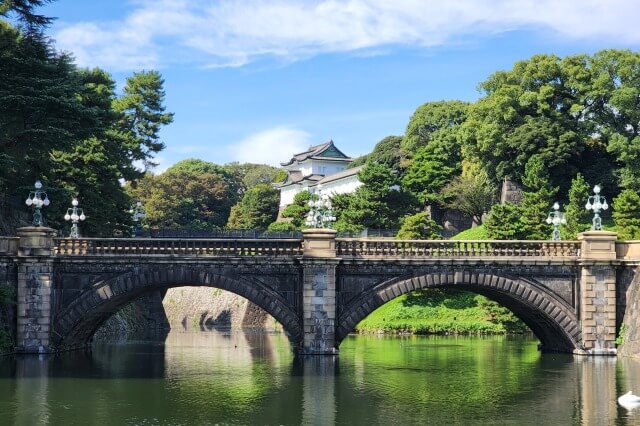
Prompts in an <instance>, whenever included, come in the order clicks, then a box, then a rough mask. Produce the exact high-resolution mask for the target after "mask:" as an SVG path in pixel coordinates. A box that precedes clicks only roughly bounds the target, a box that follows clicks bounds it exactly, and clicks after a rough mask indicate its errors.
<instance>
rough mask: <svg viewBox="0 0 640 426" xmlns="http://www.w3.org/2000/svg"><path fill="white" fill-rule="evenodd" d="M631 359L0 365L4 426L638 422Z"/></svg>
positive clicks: (432, 342)
mask: <svg viewBox="0 0 640 426" xmlns="http://www.w3.org/2000/svg"><path fill="white" fill-rule="evenodd" d="M639 381H640V361H638V360H631V359H616V358H614V357H600V358H593V357H578V356H572V355H563V354H558V355H542V354H540V353H539V352H538V351H537V350H536V348H535V341H533V340H527V339H523V338H519V337H518V338H507V337H487V338H468V337H465V338H463V337H457V338H456V337H406V338H397V337H396V338H393V337H366V336H354V337H350V338H349V339H347V341H345V343H344V347H343V350H342V352H341V355H340V358H339V359H338V357H318V356H301V357H294V356H293V355H292V354H291V352H290V351H289V350H288V343H287V341H286V339H285V338H284V336H282V335H281V334H260V333H255V332H253V333H245V334H243V333H239V332H219V331H211V332H202V333H174V332H172V333H170V335H169V337H168V339H167V341H166V342H165V343H163V342H156V343H154V342H134V343H130V344H123V345H99V346H96V347H95V349H94V350H93V351H92V352H75V353H66V354H61V355H42V356H29V357H16V358H5V359H3V360H1V361H0V384H1V385H0V411H1V412H2V415H3V418H2V419H3V420H2V422H3V424H16V425H20V424H43V425H46V424H77V423H78V420H79V419H82V422H83V423H84V424H149V423H151V424H215V423H223V424H224V423H232V424H296V425H297V424H322V425H324V424H340V425H342V424H344V425H346V424H356V425H357V424H371V425H376V424H464V423H466V424H474V425H476V424H480V425H482V424H487V425H488V424H496V422H497V423H500V422H502V423H505V424H523V425H528V424H594V425H599V424H622V425H624V424H637V422H638V421H640V413H639V412H634V411H631V412H628V411H626V410H624V409H623V408H621V407H619V406H618V405H617V404H616V397H617V396H618V395H620V394H622V393H624V392H626V390H627V389H634V387H633V386H634V384H635V385H637V383H639Z"/></svg>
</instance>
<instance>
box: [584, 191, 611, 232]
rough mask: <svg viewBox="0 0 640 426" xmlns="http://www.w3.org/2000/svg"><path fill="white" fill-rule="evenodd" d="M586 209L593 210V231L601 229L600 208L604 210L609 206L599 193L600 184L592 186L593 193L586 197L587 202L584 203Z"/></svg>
mask: <svg viewBox="0 0 640 426" xmlns="http://www.w3.org/2000/svg"><path fill="white" fill-rule="evenodd" d="M584 208H586V209H587V210H593V223H592V225H591V229H593V230H594V231H601V230H602V218H601V217H600V210H606V209H608V208H609V205H608V204H607V200H606V198H605V197H604V196H602V195H600V185H596V186H594V187H593V195H591V196H589V198H588V199H587V204H585V205H584Z"/></svg>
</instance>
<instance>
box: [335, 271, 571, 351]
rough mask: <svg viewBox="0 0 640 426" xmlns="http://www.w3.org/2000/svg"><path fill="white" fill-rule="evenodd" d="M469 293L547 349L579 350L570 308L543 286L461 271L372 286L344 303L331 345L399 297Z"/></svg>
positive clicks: (505, 276) (522, 279)
mask: <svg viewBox="0 0 640 426" xmlns="http://www.w3.org/2000/svg"><path fill="white" fill-rule="evenodd" d="M435 287H448V288H458V289H461V290H468V291H472V292H475V293H478V294H482V295H484V296H487V297H489V298H490V299H493V300H495V301H496V302H498V303H500V304H501V305H502V306H505V307H506V308H508V309H510V310H511V311H512V312H513V313H514V314H515V315H516V316H517V317H518V318H520V319H521V320H522V321H523V322H524V323H525V324H526V325H527V326H528V327H529V328H530V329H531V331H532V332H533V333H534V334H535V335H536V337H537V338H538V339H539V340H540V342H541V343H542V346H543V349H544V350H546V351H557V352H572V351H573V350H574V349H577V348H580V347H581V334H580V327H579V323H578V319H577V315H576V312H575V309H574V308H573V307H572V306H571V305H570V304H568V303H567V302H566V301H565V300H563V299H561V298H560V297H558V296H557V295H555V294H553V293H552V292H550V291H549V290H547V289H546V288H545V287H544V286H542V285H541V284H539V283H536V282H533V281H531V280H527V279H524V278H522V277H511V276H507V275H503V274H500V273H499V272H487V271H484V272H477V271H464V272H456V273H428V274H424V275H411V276H403V277H396V278H393V279H390V280H387V281H384V282H381V283H380V284H378V285H376V286H374V287H373V288H372V289H371V290H369V291H367V292H365V293H363V294H361V295H360V296H358V297H357V298H355V299H354V300H352V301H350V302H349V303H348V304H347V305H345V306H344V307H343V308H342V309H341V312H340V314H339V316H338V326H337V329H336V344H337V345H338V344H340V342H341V341H342V340H343V339H344V338H345V337H346V336H347V335H348V334H349V333H351V332H352V331H353V330H354V329H355V327H356V325H357V324H358V323H359V322H360V321H362V320H363V319H364V318H366V317H367V315H369V314H370V313H371V312H373V311H374V310H375V309H377V308H378V307H380V306H382V305H384V304H385V303H387V302H389V301H390V300H392V299H394V298H396V297H398V296H401V295H403V294H406V293H409V292H412V291H415V290H420V289H424V288H435Z"/></svg>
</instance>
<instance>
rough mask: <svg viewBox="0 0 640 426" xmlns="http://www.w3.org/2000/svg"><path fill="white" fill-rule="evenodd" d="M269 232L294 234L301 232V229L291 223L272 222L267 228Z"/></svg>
mask: <svg viewBox="0 0 640 426" xmlns="http://www.w3.org/2000/svg"><path fill="white" fill-rule="evenodd" d="M267 231H269V232H293V231H299V229H298V228H297V227H296V226H295V225H294V224H293V223H291V222H283V221H278V222H272V223H271V224H269V226H268V227H267Z"/></svg>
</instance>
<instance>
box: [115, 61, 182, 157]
mask: <svg viewBox="0 0 640 426" xmlns="http://www.w3.org/2000/svg"><path fill="white" fill-rule="evenodd" d="M163 86H164V79H163V78H162V76H161V75H160V73H159V72H157V71H141V72H137V73H134V74H133V76H131V77H129V78H127V81H126V84H125V87H124V95H123V96H121V97H120V98H118V99H116V100H115V101H114V103H113V108H114V109H115V110H116V111H117V112H118V113H120V120H119V125H118V128H119V130H120V132H121V134H122V137H123V139H124V140H125V141H126V143H127V145H128V148H129V150H130V152H131V154H130V155H131V157H132V159H133V160H134V161H141V162H143V163H144V164H145V165H147V166H153V165H155V164H154V163H153V160H152V158H153V155H154V154H156V153H158V152H160V151H161V150H163V149H164V143H163V142H162V141H161V140H160V135H159V132H160V128H161V127H162V126H164V125H167V124H169V123H171V122H172V121H173V113H171V112H165V107H164V105H163V102H164V97H165V92H164V87H163Z"/></svg>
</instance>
